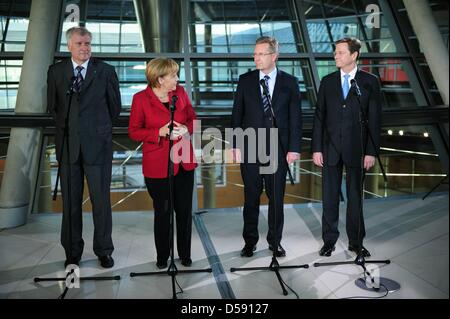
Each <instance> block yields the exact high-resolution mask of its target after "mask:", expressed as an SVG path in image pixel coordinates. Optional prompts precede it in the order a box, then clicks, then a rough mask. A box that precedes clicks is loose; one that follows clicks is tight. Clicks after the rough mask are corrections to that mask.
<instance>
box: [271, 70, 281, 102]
mask: <svg viewBox="0 0 450 319" xmlns="http://www.w3.org/2000/svg"><path fill="white" fill-rule="evenodd" d="M282 81H283V73H281V71H280V70H278V71H277V78H276V80H275V87H274V88H273V95H272V107H273V109H274V110H275V103H276V100H277V98H278V96H279V95H280V90H281V87H282V86H283V83H282Z"/></svg>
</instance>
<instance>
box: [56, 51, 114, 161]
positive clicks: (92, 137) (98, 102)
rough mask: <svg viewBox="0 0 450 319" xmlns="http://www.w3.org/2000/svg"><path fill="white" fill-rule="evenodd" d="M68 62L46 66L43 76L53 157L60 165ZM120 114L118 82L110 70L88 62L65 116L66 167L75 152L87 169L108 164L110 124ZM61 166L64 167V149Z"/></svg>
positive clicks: (70, 73)
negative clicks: (52, 131) (51, 121)
mask: <svg viewBox="0 0 450 319" xmlns="http://www.w3.org/2000/svg"><path fill="white" fill-rule="evenodd" d="M73 76H74V74H73V68H72V61H71V59H66V60H63V61H61V62H58V63H55V64H53V65H51V66H50V68H49V70H48V75H47V105H48V110H49V111H50V113H51V114H52V116H53V118H54V119H55V122H56V141H55V144H56V154H57V159H58V161H61V158H60V152H61V146H62V142H63V132H64V127H65V118H66V114H67V109H68V106H69V96H70V95H69V94H68V92H69V88H70V86H71V84H72V83H71V82H72V81H73ZM120 110H121V100H120V92H119V81H118V79H117V75H116V72H115V71H114V67H112V66H110V65H108V64H106V63H104V62H102V61H100V60H98V59H95V58H92V57H91V59H90V60H89V64H88V67H87V73H86V77H85V79H84V82H83V84H82V87H81V90H80V93H74V94H73V97H72V103H71V107H70V116H69V146H70V163H74V162H75V161H76V160H77V158H78V156H79V150H80V149H81V152H82V154H83V159H84V161H85V162H86V163H87V164H89V165H98V164H105V163H108V162H111V159H112V122H113V120H115V119H116V118H117V117H118V116H119V114H120ZM62 160H63V162H65V163H67V145H66V146H64V156H63V159H62Z"/></svg>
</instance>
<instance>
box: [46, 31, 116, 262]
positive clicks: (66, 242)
mask: <svg viewBox="0 0 450 319" xmlns="http://www.w3.org/2000/svg"><path fill="white" fill-rule="evenodd" d="M66 37H67V45H68V49H69V51H70V53H71V58H70V59H67V60H64V61H62V62H58V63H56V64H54V65H52V66H50V68H49V70H48V76H47V103H48V109H49V111H50V113H51V114H52V115H53V118H54V119H55V122H56V125H55V126H56V137H55V144H56V155H57V160H58V163H59V165H61V191H62V196H63V220H62V228H61V244H62V245H63V247H64V250H65V253H66V262H65V266H67V265H68V264H76V265H78V264H79V262H80V259H81V255H82V253H83V247H84V241H83V238H82V201H83V188H84V187H83V186H84V176H85V175H86V179H87V183H88V186H89V196H90V199H91V203H92V213H93V219H94V243H93V246H94V247H93V248H94V253H95V254H96V255H97V256H98V258H99V261H100V264H101V266H102V267H104V268H110V267H112V266H114V260H113V258H112V257H111V254H112V251H113V250H114V246H113V242H112V238H111V232H112V216H111V203H110V184H111V167H112V122H113V121H114V119H116V118H117V117H118V115H119V113H120V110H121V100H120V92H119V82H118V79H117V75H116V73H115V71H114V68H113V67H112V66H110V65H108V64H106V63H104V62H102V61H99V60H97V59H95V58H91V40H92V34H91V33H90V32H89V31H88V30H87V29H85V28H83V27H74V28H71V29H69V30H68V31H67V33H66ZM71 92H72V93H71ZM69 101H71V104H70V114H69V117H68V121H67V123H66V116H67V111H68V109H69ZM66 124H67V125H68V129H67V132H68V136H69V137H68V143H67V141H66V139H65V138H64V130H65V127H66ZM61 150H63V154H61ZM69 175H70V177H69ZM69 213H70V219H69Z"/></svg>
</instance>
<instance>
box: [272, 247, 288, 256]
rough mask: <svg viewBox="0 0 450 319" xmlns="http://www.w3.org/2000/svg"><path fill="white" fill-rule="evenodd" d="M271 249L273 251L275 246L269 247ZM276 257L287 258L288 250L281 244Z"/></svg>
mask: <svg viewBox="0 0 450 319" xmlns="http://www.w3.org/2000/svg"><path fill="white" fill-rule="evenodd" d="M269 249H270V250H271V251H273V246H272V245H269ZM275 256H276V257H285V256H286V250H284V248H283V247H282V246H281V244H278V249H277V251H276V252H275Z"/></svg>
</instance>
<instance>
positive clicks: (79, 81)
mask: <svg viewBox="0 0 450 319" xmlns="http://www.w3.org/2000/svg"><path fill="white" fill-rule="evenodd" d="M75 69H76V70H77V76H76V79H75V87H74V89H75V92H80V91H81V85H83V81H84V79H83V75H82V74H81V71H83V69H84V67H82V66H81V65H79V66H77V67H76V68H75Z"/></svg>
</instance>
